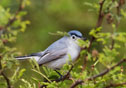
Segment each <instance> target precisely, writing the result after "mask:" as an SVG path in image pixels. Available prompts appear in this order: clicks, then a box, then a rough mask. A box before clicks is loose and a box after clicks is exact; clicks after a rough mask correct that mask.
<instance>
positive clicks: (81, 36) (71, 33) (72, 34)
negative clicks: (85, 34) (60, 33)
mask: <svg viewBox="0 0 126 88" xmlns="http://www.w3.org/2000/svg"><path fill="white" fill-rule="evenodd" d="M70 34H71V35H75V36H77V37H80V38H81V37H82V36H79V35H77V34H76V33H70Z"/></svg>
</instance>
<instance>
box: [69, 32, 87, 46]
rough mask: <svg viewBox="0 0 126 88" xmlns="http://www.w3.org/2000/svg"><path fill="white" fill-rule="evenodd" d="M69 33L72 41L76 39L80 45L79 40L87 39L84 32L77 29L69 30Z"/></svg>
mask: <svg viewBox="0 0 126 88" xmlns="http://www.w3.org/2000/svg"><path fill="white" fill-rule="evenodd" d="M68 35H69V38H70V39H71V40H72V41H74V42H75V43H78V44H79V46H81V45H80V42H79V40H81V41H86V40H87V39H86V37H84V36H83V35H82V33H81V32H79V31H77V30H72V31H69V32H68ZM82 46H83V45H82Z"/></svg>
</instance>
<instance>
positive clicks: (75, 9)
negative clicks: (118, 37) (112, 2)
mask: <svg viewBox="0 0 126 88" xmlns="http://www.w3.org/2000/svg"><path fill="white" fill-rule="evenodd" d="M30 1H31V4H30V6H27V7H26V8H25V9H24V10H26V11H27V15H26V16H25V18H24V20H26V19H27V20H29V21H30V23H31V24H30V25H28V27H27V29H26V31H25V32H24V33H20V34H19V35H18V37H17V41H16V42H15V44H13V46H15V47H16V48H17V51H19V52H21V53H22V55H25V54H29V53H33V52H39V51H42V50H44V49H45V48H47V47H48V46H49V45H50V44H51V43H52V42H54V41H56V40H57V39H59V38H60V37H61V36H54V35H50V34H49V32H52V33H55V32H56V31H66V32H68V31H70V30H79V31H81V32H82V33H83V35H84V36H86V37H88V38H89V39H90V37H89V35H88V33H89V31H90V30H91V29H92V28H95V25H96V22H97V14H96V13H97V12H93V11H91V7H90V6H86V5H85V4H84V3H85V2H92V3H94V2H96V1H99V0H30ZM0 4H1V5H2V6H4V7H6V8H11V9H10V11H11V12H15V11H16V10H17V8H18V5H19V0H0ZM16 7H17V8H16ZM125 24H126V19H123V20H122V22H121V24H120V25H119V29H118V31H125V32H126V30H125V28H126V27H125ZM102 31H103V32H111V31H112V28H111V25H108V24H107V22H106V19H104V23H103V30H102ZM98 46H99V45H98Z"/></svg>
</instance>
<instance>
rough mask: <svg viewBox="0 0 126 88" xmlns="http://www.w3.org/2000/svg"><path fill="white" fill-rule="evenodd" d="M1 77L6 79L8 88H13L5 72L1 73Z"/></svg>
mask: <svg viewBox="0 0 126 88" xmlns="http://www.w3.org/2000/svg"><path fill="white" fill-rule="evenodd" d="M1 75H2V76H3V77H4V79H5V80H6V82H7V88H12V87H11V84H10V80H9V79H8V77H7V76H6V75H5V74H4V73H3V71H2V72H1Z"/></svg>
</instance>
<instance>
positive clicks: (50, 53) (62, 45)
mask: <svg viewBox="0 0 126 88" xmlns="http://www.w3.org/2000/svg"><path fill="white" fill-rule="evenodd" d="M64 40H65V41H66V39H65V38H62V39H60V40H58V41H56V42H54V43H53V44H52V45H51V46H49V47H48V48H47V49H46V50H45V51H44V52H43V55H42V56H41V57H40V59H39V60H38V63H39V65H42V64H46V63H48V62H51V61H54V60H56V59H59V58H61V57H63V56H64V55H66V54H67V51H68V48H67V44H66V42H65V41H64Z"/></svg>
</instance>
